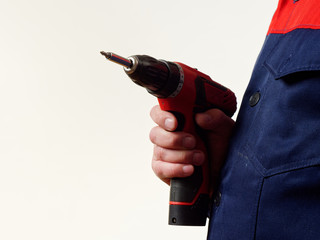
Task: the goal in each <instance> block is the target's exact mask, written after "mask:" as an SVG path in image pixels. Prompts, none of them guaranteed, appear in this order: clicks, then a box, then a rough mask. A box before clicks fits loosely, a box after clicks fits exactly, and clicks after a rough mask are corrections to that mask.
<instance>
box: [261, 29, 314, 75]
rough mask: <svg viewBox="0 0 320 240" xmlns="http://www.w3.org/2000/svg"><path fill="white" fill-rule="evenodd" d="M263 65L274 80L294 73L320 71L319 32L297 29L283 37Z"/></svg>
mask: <svg viewBox="0 0 320 240" xmlns="http://www.w3.org/2000/svg"><path fill="white" fill-rule="evenodd" d="M264 65H265V66H266V67H267V68H268V69H269V71H270V72H271V73H272V74H273V75H274V77H275V78H276V79H279V78H281V77H284V76H286V75H289V74H292V73H295V72H302V71H318V70H320V31H319V30H312V29H297V30H294V31H292V32H290V33H287V34H285V35H283V37H282V39H281V40H280V41H279V43H278V44H277V45H276V46H275V48H274V49H273V50H272V51H271V53H270V55H269V56H268V57H267V59H266V61H265V62H264Z"/></svg>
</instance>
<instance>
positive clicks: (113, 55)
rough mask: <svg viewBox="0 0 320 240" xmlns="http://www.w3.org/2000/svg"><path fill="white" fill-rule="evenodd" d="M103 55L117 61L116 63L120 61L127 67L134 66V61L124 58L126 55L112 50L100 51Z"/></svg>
mask: <svg viewBox="0 0 320 240" xmlns="http://www.w3.org/2000/svg"><path fill="white" fill-rule="evenodd" d="M100 53H101V54H102V55H103V56H105V57H106V59H108V60H110V61H112V62H115V63H118V64H120V65H122V66H123V67H125V68H131V67H132V61H131V60H130V59H128V58H124V57H121V56H119V55H117V54H114V53H111V52H104V51H101V52H100Z"/></svg>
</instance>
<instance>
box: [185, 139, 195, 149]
mask: <svg viewBox="0 0 320 240" xmlns="http://www.w3.org/2000/svg"><path fill="white" fill-rule="evenodd" d="M182 144H183V146H184V147H185V148H194V147H195V145H196V141H195V140H194V138H192V137H185V138H184V139H183V143H182Z"/></svg>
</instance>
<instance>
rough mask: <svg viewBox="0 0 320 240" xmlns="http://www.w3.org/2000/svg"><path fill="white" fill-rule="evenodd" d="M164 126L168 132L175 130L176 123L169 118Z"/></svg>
mask: <svg viewBox="0 0 320 240" xmlns="http://www.w3.org/2000/svg"><path fill="white" fill-rule="evenodd" d="M164 126H165V127H166V129H167V130H173V128H174V121H173V119H171V118H167V119H166V120H165V121H164Z"/></svg>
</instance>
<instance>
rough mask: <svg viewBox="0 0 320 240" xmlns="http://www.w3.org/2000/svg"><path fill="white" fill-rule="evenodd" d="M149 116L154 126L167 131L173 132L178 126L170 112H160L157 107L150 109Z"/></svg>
mask: <svg viewBox="0 0 320 240" xmlns="http://www.w3.org/2000/svg"><path fill="white" fill-rule="evenodd" d="M150 116H151V118H152V120H153V121H154V122H155V123H156V124H158V125H159V126H160V127H162V128H163V129H165V130H167V131H174V130H175V129H176V128H177V126H178V122H177V119H176V118H175V117H174V115H173V114H172V113H170V112H167V111H162V110H161V109H160V106H159V105H157V106H154V107H153V108H152V109H151V111H150Z"/></svg>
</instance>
